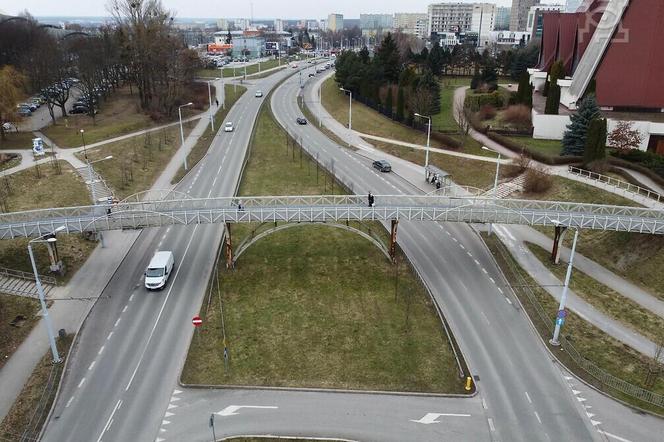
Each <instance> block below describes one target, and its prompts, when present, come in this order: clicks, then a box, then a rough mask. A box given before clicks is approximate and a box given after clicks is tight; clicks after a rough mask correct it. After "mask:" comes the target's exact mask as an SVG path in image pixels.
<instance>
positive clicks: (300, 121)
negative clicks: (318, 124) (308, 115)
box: [295, 117, 307, 124]
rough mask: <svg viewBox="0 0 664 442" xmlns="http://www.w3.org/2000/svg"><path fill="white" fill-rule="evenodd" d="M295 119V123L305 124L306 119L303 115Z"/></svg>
mask: <svg viewBox="0 0 664 442" xmlns="http://www.w3.org/2000/svg"><path fill="white" fill-rule="evenodd" d="M295 121H296V122H297V124H307V120H306V119H305V118H303V117H297V119H296V120H295Z"/></svg>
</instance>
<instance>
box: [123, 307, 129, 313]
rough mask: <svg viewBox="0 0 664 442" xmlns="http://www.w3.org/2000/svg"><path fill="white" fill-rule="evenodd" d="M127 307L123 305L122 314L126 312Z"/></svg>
mask: <svg viewBox="0 0 664 442" xmlns="http://www.w3.org/2000/svg"><path fill="white" fill-rule="evenodd" d="M128 307H129V306H128V305H125V306H124V308H123V309H122V313H124V312H126V311H127V308H128Z"/></svg>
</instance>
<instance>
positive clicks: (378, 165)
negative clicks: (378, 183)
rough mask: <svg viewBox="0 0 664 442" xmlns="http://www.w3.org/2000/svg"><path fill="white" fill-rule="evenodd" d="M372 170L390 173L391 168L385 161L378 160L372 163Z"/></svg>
mask: <svg viewBox="0 0 664 442" xmlns="http://www.w3.org/2000/svg"><path fill="white" fill-rule="evenodd" d="M373 167H374V169H378V170H380V171H381V172H391V171H392V166H390V163H388V162H387V161H385V160H378V161H374V162H373Z"/></svg>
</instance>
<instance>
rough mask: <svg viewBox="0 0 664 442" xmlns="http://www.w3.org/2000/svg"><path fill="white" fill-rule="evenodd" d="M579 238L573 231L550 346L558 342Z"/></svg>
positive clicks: (575, 230) (557, 223)
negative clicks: (570, 249)
mask: <svg viewBox="0 0 664 442" xmlns="http://www.w3.org/2000/svg"><path fill="white" fill-rule="evenodd" d="M554 224H556V225H560V222H554ZM578 237H579V229H576V228H575V229H574V241H573V242H572V251H571V253H570V255H569V264H568V265H567V274H565V285H564V286H563V294H562V296H561V297H560V305H559V306H558V314H557V315H556V328H555V329H554V330H553V337H552V338H551V340H550V341H549V343H550V344H551V345H555V346H558V345H560V341H558V338H559V336H560V328H561V327H562V325H563V322H564V321H565V313H564V312H565V303H566V302H567V291H568V290H569V280H570V279H571V277H572V263H573V262H574V251H575V250H576V240H577V238H578Z"/></svg>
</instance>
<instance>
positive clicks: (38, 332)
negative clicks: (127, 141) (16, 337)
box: [0, 87, 224, 421]
mask: <svg viewBox="0 0 664 442" xmlns="http://www.w3.org/2000/svg"><path fill="white" fill-rule="evenodd" d="M216 89H217V99H218V100H219V101H220V102H222V100H223V98H224V95H223V89H222V88H220V87H217V88H216ZM203 116H207V112H205V113H203V114H200V115H198V116H196V117H192V118H194V119H198V120H199V121H198V123H197V124H196V127H194V129H193V130H192V131H191V133H190V134H189V135H188V136H187V138H186V139H185V143H184V146H183V147H182V148H181V149H178V151H177V152H176V154H175V155H174V156H173V158H171V160H170V161H169V163H168V165H167V166H166V168H165V169H164V171H163V172H162V174H161V175H160V176H159V178H158V179H157V180H156V182H155V183H154V184H153V186H152V188H151V189H153V190H155V189H173V188H174V187H175V186H174V185H172V184H171V180H172V179H173V177H174V176H175V174H176V173H177V171H178V170H179V168H180V166H181V165H182V162H183V159H184V155H185V154H188V153H189V152H190V151H191V149H192V148H193V146H194V145H195V144H196V142H197V141H198V138H199V137H200V135H201V134H202V133H203V132H204V131H205V130H206V128H207V125H208V124H209V122H210V120H209V119H208V118H201V117H203ZM140 133H143V131H139V133H138V134H140ZM106 142H109V143H110V142H112V141H111V140H107V141H106ZM68 151H71V156H72V157H73V153H74V151H75V150H73V149H70V150H63V152H68ZM30 157H32V155H30ZM140 234H141V231H109V232H104V242H105V244H106V247H105V248H102V247H101V245H97V248H95V250H94V251H93V252H92V254H91V255H90V257H89V258H88V259H87V261H86V262H85V264H83V266H82V267H81V268H80V269H79V271H77V272H76V274H75V275H74V276H73V277H72V279H71V280H70V281H69V283H68V284H67V285H66V286H61V287H56V288H54V289H53V290H52V291H51V293H50V296H49V298H54V299H56V298H69V297H71V298H74V299H75V300H67V301H56V302H53V304H52V305H51V307H50V308H49V316H50V317H51V319H52V321H53V327H54V328H55V330H56V332H57V330H59V329H62V328H64V329H65V330H67V332H68V333H74V332H77V331H78V329H79V328H80V326H81V324H82V323H83V321H84V319H85V318H86V316H87V314H88V312H89V311H90V309H91V308H92V306H93V305H94V303H95V301H96V299H95V298H97V297H99V296H100V295H101V293H102V291H103V290H104V288H105V287H106V285H107V284H108V282H109V281H110V279H111V278H112V277H113V275H114V274H115V271H116V270H117V268H118V267H119V266H120V263H121V262H122V260H123V259H124V257H125V256H126V254H127V253H128V252H129V249H130V248H131V246H132V245H133V244H134V242H135V241H136V239H137V238H138V236H139V235H140ZM86 298H87V299H86ZM76 299H78V300H76ZM48 349H49V343H48V339H47V338H46V330H45V326H44V324H43V322H42V321H40V323H39V324H37V325H36V326H35V327H34V328H33V329H32V331H31V332H30V334H29V335H28V336H27V337H26V339H25V340H24V341H23V343H22V344H21V345H20V346H19V347H18V349H17V350H16V351H15V352H14V354H13V355H12V356H11V358H10V359H9V360H8V361H7V362H6V364H5V365H4V366H3V367H2V369H0V391H1V392H2V394H1V395H0V421H2V419H4V417H5V415H6V414H7V412H8V411H9V409H10V408H11V406H12V405H13V403H14V401H15V400H16V398H17V396H18V394H19V393H20V392H21V389H22V388H23V386H24V385H25V382H26V381H27V380H28V378H29V377H30V375H31V374H32V371H33V370H34V368H35V366H36V365H37V363H38V362H39V360H40V359H41V358H42V357H43V356H44V354H46V352H47V351H48ZM61 356H62V355H61Z"/></svg>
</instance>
